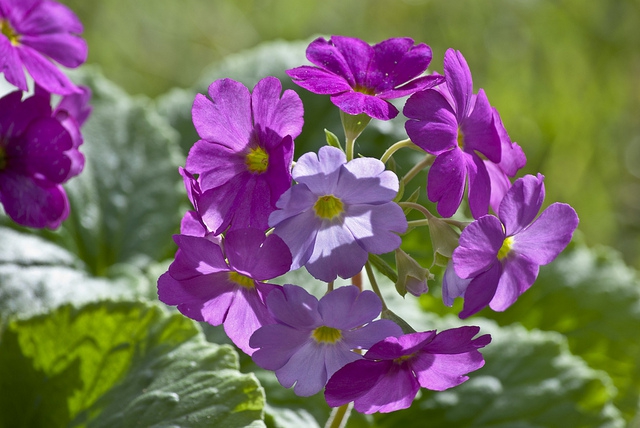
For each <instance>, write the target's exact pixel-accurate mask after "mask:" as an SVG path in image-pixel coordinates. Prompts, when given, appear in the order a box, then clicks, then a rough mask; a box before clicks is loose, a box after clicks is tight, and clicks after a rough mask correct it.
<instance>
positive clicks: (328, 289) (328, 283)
mask: <svg viewBox="0 0 640 428" xmlns="http://www.w3.org/2000/svg"><path fill="white" fill-rule="evenodd" d="M330 291H333V281H330V282H327V293H328V292H330Z"/></svg>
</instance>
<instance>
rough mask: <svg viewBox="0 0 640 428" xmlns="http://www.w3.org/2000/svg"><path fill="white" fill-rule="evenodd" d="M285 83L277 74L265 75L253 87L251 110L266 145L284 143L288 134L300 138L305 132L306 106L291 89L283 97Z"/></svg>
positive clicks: (262, 143) (261, 139) (263, 144)
mask: <svg viewBox="0 0 640 428" xmlns="http://www.w3.org/2000/svg"><path fill="white" fill-rule="evenodd" d="M281 91H282V85H281V84H280V80H278V79H277V78H275V77H265V78H264V79H262V80H260V81H259V82H258V83H257V84H256V86H255V87H254V88H253V92H252V94H251V109H252V111H253V121H254V123H255V126H256V128H257V129H258V131H259V133H260V143H261V145H262V146H264V147H267V148H271V147H272V146H274V145H276V144H280V142H281V141H282V138H283V137H284V136H286V135H289V136H291V138H296V137H297V136H298V135H300V132H301V131H302V124H303V122H304V120H303V117H302V116H303V107H302V101H301V100H300V97H299V96H298V94H296V93H295V92H294V91H292V90H290V89H288V90H286V91H284V94H283V95H282V98H281V97H280V92H281Z"/></svg>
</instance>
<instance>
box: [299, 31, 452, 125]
mask: <svg viewBox="0 0 640 428" xmlns="http://www.w3.org/2000/svg"><path fill="white" fill-rule="evenodd" d="M431 56H432V54H431V48H430V47H429V46H427V45H425V44H424V43H421V44H419V45H414V42H413V39H410V38H408V37H404V38H393V39H388V40H385V41H383V42H380V43H378V44H376V45H374V46H370V45H369V44H367V43H366V42H364V41H362V40H360V39H356V38H351V37H342V36H332V37H331V38H330V39H329V41H327V40H325V39H324V38H322V37H320V38H318V39H316V40H314V41H313V42H311V44H310V45H309V47H307V59H309V61H311V62H312V63H313V64H315V65H316V66H317V67H312V66H307V65H303V66H301V67H296V68H293V69H291V70H287V74H288V75H289V76H290V77H291V78H292V79H293V81H294V83H296V84H298V85H300V86H302V87H303V88H305V89H307V90H309V91H311V92H313V93H316V94H323V95H331V102H333V104H335V105H336V106H337V107H339V108H340V110H342V111H343V112H345V113H348V114H351V115H358V114H361V113H365V114H367V115H368V116H370V117H375V118H376V119H380V120H389V119H393V118H394V117H396V116H397V115H398V109H396V108H395V107H394V106H393V105H392V104H391V103H389V102H388V101H387V100H390V99H393V98H400V97H404V96H407V95H410V94H412V93H414V92H416V91H420V90H423V89H426V88H431V87H433V86H435V85H437V84H439V83H441V82H442V80H443V79H442V78H441V76H421V77H418V76H420V75H421V74H422V73H423V72H424V71H425V70H426V69H427V67H428V66H429V63H430V62H431ZM412 79H413V80H412Z"/></svg>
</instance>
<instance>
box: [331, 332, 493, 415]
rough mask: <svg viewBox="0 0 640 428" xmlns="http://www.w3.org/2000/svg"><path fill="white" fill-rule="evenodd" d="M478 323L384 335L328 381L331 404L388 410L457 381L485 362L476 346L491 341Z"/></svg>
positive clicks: (405, 405) (364, 410) (448, 386)
mask: <svg viewBox="0 0 640 428" xmlns="http://www.w3.org/2000/svg"><path fill="white" fill-rule="evenodd" d="M479 331H480V327H459V328H454V329H450V330H445V331H443V332H441V333H438V334H436V331H435V330H432V331H425V332H422V333H411V334H405V335H403V336H400V337H388V338H386V339H384V340H383V341H381V342H378V343H376V344H375V345H373V346H372V347H371V349H369V351H367V353H366V354H365V355H364V358H363V359H360V360H358V361H355V362H353V363H350V364H347V365H346V366H344V367H343V368H342V369H340V370H338V371H337V372H336V373H335V374H334V375H333V376H332V377H331V379H329V382H328V383H327V387H326V389H325V393H324V395H325V398H326V400H327V403H328V404H329V406H331V407H338V406H341V405H343V404H346V403H349V402H351V401H353V402H354V408H355V409H356V410H357V411H358V412H360V413H367V414H369V413H375V412H381V413H388V412H393V411H395V410H400V409H406V408H408V407H410V406H411V403H412V402H413V399H414V398H415V396H416V394H417V393H418V390H419V389H420V387H423V388H427V389H431V390H434V391H443V390H445V389H448V388H451V387H454V386H457V385H460V384H461V383H463V382H465V381H466V380H467V379H469V377H468V376H467V373H469V372H472V371H474V370H478V369H479V368H480V367H482V366H483V365H484V359H483V357H482V354H481V353H480V351H478V349H479V348H482V347H484V346H486V345H488V344H489V342H491V336H490V335H488V334H485V335H483V336H480V337H478V338H477V339H473V336H475V335H476V334H477V333H478V332H479Z"/></svg>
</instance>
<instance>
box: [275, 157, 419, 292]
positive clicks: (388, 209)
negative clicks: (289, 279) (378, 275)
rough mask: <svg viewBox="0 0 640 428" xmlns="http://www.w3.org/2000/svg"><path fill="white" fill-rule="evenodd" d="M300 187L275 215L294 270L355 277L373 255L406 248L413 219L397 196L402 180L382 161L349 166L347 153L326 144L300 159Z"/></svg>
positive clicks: (324, 276) (321, 275)
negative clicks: (404, 235)
mask: <svg viewBox="0 0 640 428" xmlns="http://www.w3.org/2000/svg"><path fill="white" fill-rule="evenodd" d="M293 178H294V179H295V180H296V182H297V183H298V184H296V185H294V186H293V187H292V188H291V189H289V190H287V191H286V192H285V193H284V194H283V195H282V197H281V198H280V200H278V203H277V208H278V210H276V211H274V212H273V213H272V214H271V216H270V217H269V225H270V226H271V227H274V233H275V234H276V235H278V236H280V237H281V238H282V239H283V240H284V242H286V243H287V245H288V246H289V249H290V250H291V254H292V255H293V264H292V265H291V269H292V270H293V269H298V268H299V267H301V266H305V267H306V268H307V270H308V271H309V273H310V274H311V275H313V276H314V277H316V278H318V279H320V280H322V281H326V282H328V281H333V280H334V279H336V277H338V276H340V277H342V278H350V277H352V276H354V275H355V274H357V273H358V272H360V271H361V270H362V267H363V266H364V264H365V263H366V262H367V259H368V254H369V253H374V254H382V253H387V252H389V251H393V250H395V249H396V248H398V247H399V246H400V242H401V239H400V237H399V236H398V235H397V234H398V233H403V232H405V231H406V230H407V219H406V217H405V215H404V212H403V211H402V208H400V206H399V205H398V204H396V203H395V202H393V198H394V197H395V196H396V194H397V193H398V185H399V184H398V177H396V175H395V174H394V173H393V172H392V171H387V170H385V166H384V164H383V163H382V162H380V161H379V160H378V159H373V158H357V159H353V160H352V161H349V162H347V161H346V156H345V154H344V152H342V151H341V150H340V149H337V148H335V147H331V146H323V147H322V148H320V150H319V151H318V154H317V155H316V154H315V153H306V154H304V155H302V156H300V159H298V162H297V163H296V166H295V167H294V169H293Z"/></svg>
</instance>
